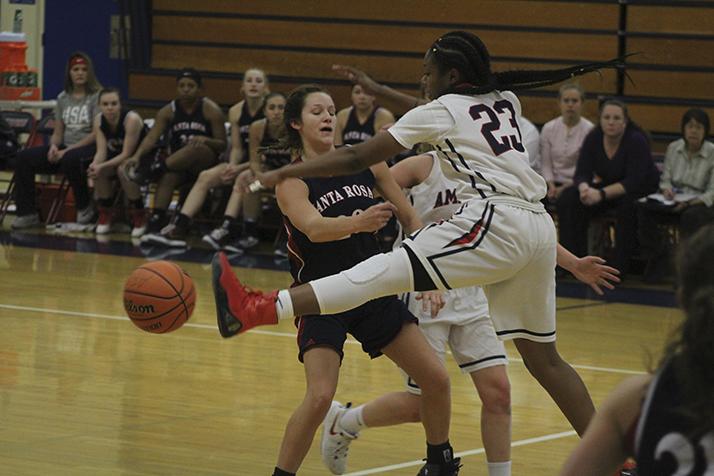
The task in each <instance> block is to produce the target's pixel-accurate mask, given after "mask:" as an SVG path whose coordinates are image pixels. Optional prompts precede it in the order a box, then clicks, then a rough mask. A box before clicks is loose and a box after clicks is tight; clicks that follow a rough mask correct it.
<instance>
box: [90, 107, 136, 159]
mask: <svg viewBox="0 0 714 476" xmlns="http://www.w3.org/2000/svg"><path fill="white" fill-rule="evenodd" d="M127 114H129V111H127V110H124V109H122V111H121V112H120V113H119V123H118V124H117V128H116V130H114V131H112V129H111V126H110V125H109V121H107V119H106V118H105V117H104V115H103V114H102V116H101V119H100V121H101V122H100V124H99V129H101V131H102V133H104V138H105V139H106V140H107V158H108V159H111V158H112V157H115V156H117V155H119V154H121V150H122V148H123V147H124V138H125V137H126V124H125V122H126V116H127ZM145 135H146V127H142V129H141V132H140V134H139V141H138V142H137V145H138V144H141V141H142V140H143V139H144V136H145Z"/></svg>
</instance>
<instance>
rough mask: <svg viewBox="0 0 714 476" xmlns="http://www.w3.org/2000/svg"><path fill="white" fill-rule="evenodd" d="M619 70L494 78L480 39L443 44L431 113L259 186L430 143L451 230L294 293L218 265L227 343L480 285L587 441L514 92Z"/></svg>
mask: <svg viewBox="0 0 714 476" xmlns="http://www.w3.org/2000/svg"><path fill="white" fill-rule="evenodd" d="M616 64H617V62H615V61H613V62H609V63H599V64H588V65H578V66H574V67H571V68H565V69H562V70H553V71H511V72H503V73H493V72H492V71H491V68H490V56H489V54H488V51H487V49H486V47H485V45H484V44H483V43H482V42H481V40H480V39H479V38H478V37H477V36H475V35H473V34H471V33H468V32H463V31H456V32H451V33H448V34H446V35H444V36H443V37H441V38H438V39H437V40H436V41H435V42H434V43H433V44H432V46H431V47H430V48H429V50H428V51H427V53H426V55H425V57H424V74H423V79H422V80H423V83H424V85H425V89H426V92H427V95H428V97H430V98H433V100H432V101H431V102H429V103H428V104H426V105H423V106H420V107H417V108H415V109H413V110H411V111H409V112H408V113H406V114H405V115H404V116H402V118H401V119H400V120H399V121H397V123H396V124H395V125H394V126H392V127H391V128H390V129H389V130H388V131H387V132H380V133H378V134H376V135H375V136H374V137H373V138H372V139H371V140H368V141H366V142H363V143H362V144H358V145H356V146H354V147H349V148H342V149H338V150H335V151H332V152H330V153H328V154H325V155H324V156H321V157H320V158H319V159H318V160H315V161H312V162H310V163H302V164H296V165H293V166H289V167H284V168H282V169H278V170H275V171H272V172H268V173H265V174H262V175H260V176H259V180H260V182H261V183H262V184H263V185H264V186H273V185H275V184H276V183H278V182H280V181H282V180H284V179H286V178H288V177H313V176H332V175H336V174H349V173H355V172H356V171H358V170H362V169H364V168H366V167H368V166H369V165H370V164H374V163H377V162H379V161H383V160H386V159H387V158H389V157H393V156H394V155H396V154H398V153H400V152H402V151H404V150H405V149H411V148H412V147H413V146H414V145H415V144H417V143H428V144H431V145H432V146H434V147H435V149H436V150H437V152H438V156H439V159H440V160H441V161H442V162H443V165H444V166H443V170H444V173H445V175H446V176H447V178H449V179H452V180H454V181H456V182H458V184H459V190H458V193H459V194H460V195H462V196H463V197H464V198H465V199H466V202H464V203H463V205H462V207H461V208H460V209H459V210H458V211H457V212H456V213H455V214H454V215H453V216H452V217H451V218H449V219H448V220H445V221H443V222H439V223H433V224H431V225H428V226H426V227H425V228H422V229H421V230H419V231H417V232H415V233H413V234H412V235H411V236H409V237H408V238H407V239H405V240H404V242H403V244H402V246H401V247H400V248H399V249H397V250H396V251H393V252H391V253H387V254H381V255H377V256H373V257H372V258H370V259H368V260H366V261H364V262H362V263H360V264H358V265H356V266H355V267H353V268H351V269H349V270H347V271H344V272H342V273H339V274H337V275H333V276H328V277H325V278H321V279H318V280H316V281H311V282H309V283H307V284H305V285H301V286H297V287H294V288H291V289H290V290H287V289H284V290H281V291H279V292H278V291H273V292H271V293H256V292H249V291H248V290H247V289H246V288H245V287H244V286H243V285H242V284H240V282H239V281H238V279H237V278H236V277H235V275H234V274H233V273H232V271H231V269H230V265H229V264H228V262H227V260H222V259H220V254H219V255H217V257H216V259H214V291H215V297H216V304H217V317H218V319H219V320H220V321H221V322H222V328H223V329H224V332H223V335H224V336H226V337H228V336H230V335H235V334H237V333H238V332H242V331H245V330H247V329H249V328H251V327H254V326H256V325H262V324H275V323H277V321H278V319H280V318H292V317H293V316H295V315H307V314H319V313H335V312H340V311H342V310H346V309H351V308H353V307H355V306H357V305H359V304H361V303H362V302H365V301H367V300H370V299H374V298H376V297H379V296H386V295H390V294H396V293H403V292H407V291H428V290H433V289H440V290H449V289H455V288H461V287H467V286H474V285H481V286H483V287H484V291H485V293H486V296H487V298H488V302H489V309H490V313H491V318H492V320H493V323H494V327H495V329H496V334H497V335H498V336H499V337H500V338H501V339H503V340H505V339H513V340H514V343H515V346H516V348H517V350H518V351H519V353H520V354H521V356H522V357H523V360H524V361H525V364H526V366H527V368H528V370H529V371H530V372H531V374H532V375H533V376H534V377H535V378H536V379H537V380H538V382H539V383H540V384H541V385H542V386H543V387H544V388H545V389H546V390H547V391H548V393H549V394H550V395H551V397H552V398H553V399H554V400H555V402H556V403H557V404H558V406H559V407H560V409H561V411H562V412H563V413H564V414H565V416H566V417H567V418H568V420H569V421H570V423H571V424H572V425H573V427H574V428H575V430H576V431H577V432H578V433H579V434H582V433H583V432H584V431H585V428H586V427H587V425H588V422H589V421H590V419H591V417H592V415H593V413H594V406H593V404H592V400H591V399H590V395H589V394H588V391H587V389H586V388H585V385H584V384H583V382H582V380H581V379H580V377H579V376H578V374H577V373H576V372H575V370H574V369H573V368H572V367H571V366H570V365H569V364H567V363H566V362H565V361H564V360H563V359H562V358H561V357H560V355H559V354H558V351H557V349H556V346H555V336H556V335H555V265H556V255H559V258H560V260H559V264H560V265H561V266H564V267H565V268H566V269H567V268H568V267H569V265H568V263H566V260H572V259H574V257H573V256H572V255H569V256H568V255H566V254H564V252H563V250H562V249H559V248H558V247H557V239H556V231H555V226H554V224H553V221H552V219H551V218H550V215H548V214H547V213H546V211H545V209H544V207H543V205H542V204H541V203H540V200H541V199H542V198H543V197H544V196H545V193H546V184H545V181H544V180H543V178H541V177H540V176H539V175H538V174H537V173H536V172H534V171H533V170H532V169H531V168H530V166H529V165H528V156H527V154H526V152H525V148H524V146H523V143H522V140H521V138H522V137H521V132H520V130H519V128H518V122H517V119H518V116H519V115H520V111H521V106H520V102H519V101H518V98H517V97H516V96H515V94H513V93H512V92H510V91H509V90H514V89H516V90H517V89H529V88H534V87H540V86H545V85H550V84H555V83H557V82H560V81H563V80H565V79H568V78H571V77H573V76H576V75H581V74H584V73H587V72H590V71H594V70H597V69H598V68H603V67H612V66H613V65H616ZM570 265H572V262H571V263H570ZM599 269H600V271H599V272H596V273H593V274H592V275H591V276H589V277H588V278H587V279H588V282H589V283H590V284H591V286H602V285H605V284H606V283H607V280H608V279H612V278H615V279H616V277H615V276H614V275H613V274H612V273H611V272H610V271H608V269H605V268H599ZM226 330H227V332H226ZM429 474H432V473H429ZM433 474H436V473H433Z"/></svg>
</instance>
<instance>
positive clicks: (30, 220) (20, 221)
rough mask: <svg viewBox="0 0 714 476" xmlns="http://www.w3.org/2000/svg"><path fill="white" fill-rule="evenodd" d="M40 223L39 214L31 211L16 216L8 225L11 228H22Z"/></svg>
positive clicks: (32, 226)
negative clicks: (30, 212)
mask: <svg viewBox="0 0 714 476" xmlns="http://www.w3.org/2000/svg"><path fill="white" fill-rule="evenodd" d="M41 224H42V223H40V216H39V215H38V214H37V213H32V214H30V215H22V216H16V217H15V219H14V220H13V221H12V225H10V226H11V227H12V229H13V230H22V229H25V228H34V227H36V226H40V225H41Z"/></svg>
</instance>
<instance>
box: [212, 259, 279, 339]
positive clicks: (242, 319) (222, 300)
mask: <svg viewBox="0 0 714 476" xmlns="http://www.w3.org/2000/svg"><path fill="white" fill-rule="evenodd" d="M211 268H212V272H213V295H214V298H215V300H216V318H217V320H218V330H219V331H220V333H221V335H222V336H223V337H226V338H227V337H233V336H234V335H236V334H238V333H242V332H245V331H247V330H249V329H252V328H253V327H256V326H261V325H269V324H277V323H278V314H277V311H276V309H275V301H276V299H277V298H278V291H277V290H276V291H272V292H270V293H267V294H266V293H263V292H260V291H254V290H252V289H250V288H248V287H246V286H244V285H243V284H241V282H240V281H239V280H238V277H236V275H235V274H233V270H231V264H230V263H229V262H228V258H227V257H226V254H225V253H223V252H220V251H219V252H218V253H216V254H215V255H214V256H213V262H212V263H211Z"/></svg>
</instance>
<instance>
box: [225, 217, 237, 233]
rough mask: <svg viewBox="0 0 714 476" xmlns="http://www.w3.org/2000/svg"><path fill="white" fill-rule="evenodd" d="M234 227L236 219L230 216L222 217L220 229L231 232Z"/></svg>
mask: <svg viewBox="0 0 714 476" xmlns="http://www.w3.org/2000/svg"><path fill="white" fill-rule="evenodd" d="M235 226H236V219H235V218H233V217H232V216H230V215H223V223H221V228H225V229H226V230H229V231H230V230H232V229H233V228H234V227H235Z"/></svg>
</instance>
